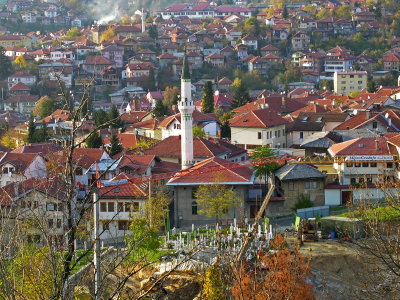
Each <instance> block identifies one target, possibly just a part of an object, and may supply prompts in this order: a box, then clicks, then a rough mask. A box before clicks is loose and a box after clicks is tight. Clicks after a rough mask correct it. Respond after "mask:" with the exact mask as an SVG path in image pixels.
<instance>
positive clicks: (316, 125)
mask: <svg viewBox="0 0 400 300" xmlns="http://www.w3.org/2000/svg"><path fill="white" fill-rule="evenodd" d="M346 118H347V114H345V113H330V112H327V113H308V112H302V113H300V114H299V116H298V117H297V118H296V120H295V121H294V123H293V124H291V125H290V128H289V129H288V132H287V145H288V147H289V146H292V145H296V146H299V145H300V144H302V143H303V141H304V139H305V138H307V137H308V136H310V135H314V134H315V133H318V132H329V131H331V130H333V129H334V128H336V127H337V126H339V125H340V124H342V123H343V122H344V121H345V120H346Z"/></svg>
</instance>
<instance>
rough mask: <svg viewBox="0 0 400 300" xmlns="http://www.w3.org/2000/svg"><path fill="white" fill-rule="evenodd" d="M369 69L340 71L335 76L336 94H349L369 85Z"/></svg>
mask: <svg viewBox="0 0 400 300" xmlns="http://www.w3.org/2000/svg"><path fill="white" fill-rule="evenodd" d="M367 82H368V73H367V71H339V72H335V74H334V76H333V87H334V91H335V93H336V94H341V95H349V94H350V93H351V92H353V91H361V90H363V89H365V88H366V87H367Z"/></svg>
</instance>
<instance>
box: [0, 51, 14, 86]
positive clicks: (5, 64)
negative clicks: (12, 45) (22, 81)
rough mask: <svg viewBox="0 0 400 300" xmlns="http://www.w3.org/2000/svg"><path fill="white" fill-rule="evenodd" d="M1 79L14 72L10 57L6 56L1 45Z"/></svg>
mask: <svg viewBox="0 0 400 300" xmlns="http://www.w3.org/2000/svg"><path fill="white" fill-rule="evenodd" d="M0 66H1V68H0V80H3V79H6V78H7V77H8V76H9V75H11V73H12V72H13V68H12V64H11V61H10V59H9V58H8V57H7V56H5V50H4V48H3V47H0Z"/></svg>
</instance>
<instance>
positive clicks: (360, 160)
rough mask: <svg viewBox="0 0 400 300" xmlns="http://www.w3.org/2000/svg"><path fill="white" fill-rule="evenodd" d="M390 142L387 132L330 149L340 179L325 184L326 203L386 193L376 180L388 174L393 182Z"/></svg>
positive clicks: (371, 197)
mask: <svg viewBox="0 0 400 300" xmlns="http://www.w3.org/2000/svg"><path fill="white" fill-rule="evenodd" d="M387 142H388V138H387V137H385V136H379V137H365V138H356V139H353V140H349V141H345V142H342V143H337V144H334V145H332V146H331V147H330V148H329V149H328V153H329V155H330V156H331V157H332V159H333V160H334V164H333V167H334V168H335V169H336V171H337V174H338V180H337V182H338V183H337V184H332V185H327V186H325V203H326V205H345V204H347V203H353V202H355V203H356V202H358V201H361V200H362V199H371V200H372V199H376V200H379V199H383V198H384V197H385V195H384V194H383V191H381V189H380V188H376V187H375V183H376V180H378V179H379V178H382V177H384V178H385V181H386V182H387V184H390V182H392V181H393V178H394V176H395V175H396V169H395V163H394V157H393V154H392V153H391V150H390V148H389V146H388V143H387ZM354 187H359V188H357V189H355V188H354ZM367 195H368V196H367Z"/></svg>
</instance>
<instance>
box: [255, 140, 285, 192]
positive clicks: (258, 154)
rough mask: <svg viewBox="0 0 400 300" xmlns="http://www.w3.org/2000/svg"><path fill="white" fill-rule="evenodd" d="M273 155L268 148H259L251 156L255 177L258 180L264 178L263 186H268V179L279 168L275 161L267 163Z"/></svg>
mask: <svg viewBox="0 0 400 300" xmlns="http://www.w3.org/2000/svg"><path fill="white" fill-rule="evenodd" d="M274 155H275V153H274V150H273V149H271V148H270V147H268V146H259V147H257V148H255V149H254V150H253V153H252V154H251V161H252V163H253V168H254V169H255V171H256V172H255V175H256V176H257V177H260V178H262V177H264V180H265V185H267V184H268V178H269V177H270V176H271V175H272V174H273V173H274V172H275V171H276V170H277V169H278V168H279V165H278V163H277V162H276V161H273V160H271V161H269V159H270V158H272V157H273V156H274Z"/></svg>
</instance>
